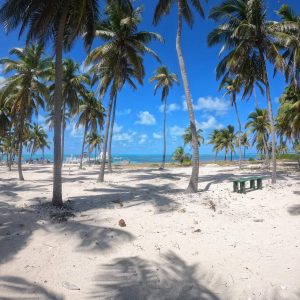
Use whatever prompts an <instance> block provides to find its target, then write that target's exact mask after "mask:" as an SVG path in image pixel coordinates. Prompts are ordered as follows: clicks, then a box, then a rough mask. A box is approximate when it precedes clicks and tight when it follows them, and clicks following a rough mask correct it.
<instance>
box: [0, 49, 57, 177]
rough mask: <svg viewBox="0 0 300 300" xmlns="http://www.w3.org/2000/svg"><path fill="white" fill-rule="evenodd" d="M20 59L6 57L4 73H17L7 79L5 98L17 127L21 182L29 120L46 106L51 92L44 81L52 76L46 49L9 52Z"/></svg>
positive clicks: (1, 62)
mask: <svg viewBox="0 0 300 300" xmlns="http://www.w3.org/2000/svg"><path fill="white" fill-rule="evenodd" d="M10 54H11V55H14V56H15V57H16V58H17V59H16V60H14V59H12V58H3V59H1V60H0V64H2V65H4V72H5V73H10V72H14V74H13V75H11V76H10V77H9V78H8V79H6V80H5V82H4V85H3V91H2V98H3V99H6V101H9V102H10V105H11V115H12V120H13V122H14V123H15V127H16V128H17V142H18V172H19V180H24V176H23V172H22V148H23V141H24V131H25V123H26V121H30V119H31V117H32V114H33V113H34V112H35V113H36V114H37V113H38V109H39V106H42V107H44V100H45V99H47V98H48V89H47V87H46V85H45V84H44V82H43V81H42V79H43V78H45V77H47V76H49V72H50V64H51V60H50V59H49V58H43V54H44V48H43V46H41V45H39V46H34V45H31V46H26V47H25V48H24V49H20V48H13V49H12V50H11V51H10Z"/></svg>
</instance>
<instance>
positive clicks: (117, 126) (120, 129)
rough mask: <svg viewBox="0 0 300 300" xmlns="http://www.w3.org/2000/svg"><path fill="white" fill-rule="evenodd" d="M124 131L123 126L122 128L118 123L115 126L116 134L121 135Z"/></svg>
mask: <svg viewBox="0 0 300 300" xmlns="http://www.w3.org/2000/svg"><path fill="white" fill-rule="evenodd" d="M122 130H123V126H120V125H118V124H117V123H115V124H114V133H120V132H121V131H122Z"/></svg>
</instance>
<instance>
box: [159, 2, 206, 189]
mask: <svg viewBox="0 0 300 300" xmlns="http://www.w3.org/2000/svg"><path fill="white" fill-rule="evenodd" d="M173 4H174V5H176V4H177V8H178V24H177V36H176V50H177V56H178V61H179V66H180V72H181V77H182V81H183V86H184V91H185V100H186V104H187V108H188V112H189V119H190V126H191V131H192V137H193V170H192V175H191V178H190V182H189V185H188V188H187V191H188V192H192V193H196V192H197V191H198V176H199V145H198V140H197V129H196V119H195V114H194V109H193V104H192V97H191V93H190V87H189V82H188V78H187V72H186V66H185V62H184V58H183V53H182V48H181V38H182V21H183V20H182V19H184V20H185V21H186V23H187V24H188V25H189V26H190V27H192V26H193V24H194V18H193V14H192V11H191V6H192V7H194V8H195V9H196V11H197V12H198V13H199V14H200V16H201V17H204V11H203V8H202V6H201V3H200V1H199V0H177V1H174V0H158V3H157V6H156V9H155V12H154V18H153V23H154V24H158V22H159V21H160V20H161V18H162V17H163V16H165V15H167V14H169V13H170V10H171V7H172V5H173Z"/></svg>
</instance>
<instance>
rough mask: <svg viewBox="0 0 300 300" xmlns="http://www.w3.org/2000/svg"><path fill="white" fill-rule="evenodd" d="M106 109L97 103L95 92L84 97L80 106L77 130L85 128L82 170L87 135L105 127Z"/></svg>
mask: <svg viewBox="0 0 300 300" xmlns="http://www.w3.org/2000/svg"><path fill="white" fill-rule="evenodd" d="M103 119H104V108H103V106H102V103H101V102H99V101H97V98H96V97H95V95H94V93H93V92H89V93H87V94H85V95H84V96H83V99H82V103H81V104H80V106H79V117H78V121H77V123H76V128H78V127H79V126H83V130H84V131H83V132H84V133H83V140H82V149H81V157H80V166H79V168H80V169H82V160H83V153H84V146H85V142H86V135H87V132H88V130H92V131H97V128H98V126H99V127H100V129H101V128H102V126H103Z"/></svg>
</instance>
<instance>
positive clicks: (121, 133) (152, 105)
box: [0, 0, 300, 154]
mask: <svg viewBox="0 0 300 300" xmlns="http://www.w3.org/2000/svg"><path fill="white" fill-rule="evenodd" d="M156 2H157V1H149V0H147V1H145V0H144V1H142V0H136V1H135V4H136V5H139V4H143V6H144V11H143V22H142V24H141V27H140V29H142V30H148V31H155V32H157V33H159V34H161V35H162V36H163V37H164V39H165V42H164V43H163V44H160V43H159V42H153V43H152V44H151V47H152V49H154V50H155V51H156V52H157V53H158V54H159V56H160V58H161V60H162V62H163V64H165V65H167V66H168V67H169V69H170V71H172V72H174V73H176V74H178V76H179V78H180V70H179V66H178V60H177V55H176V50H175V36H176V26H177V16H176V9H173V10H172V12H171V14H170V15H169V16H167V17H165V18H164V19H163V20H162V22H161V23H160V24H159V25H158V26H157V27H154V26H153V25H152V16H153V12H154V7H155V4H156ZM202 2H205V1H202ZM220 2H221V1H220V0H209V4H205V3H204V4H203V6H204V8H205V11H206V14H207V13H208V11H209V10H210V8H211V7H213V6H214V5H217V4H219V3H220ZM284 3H287V4H289V5H290V6H292V7H293V8H294V9H296V11H297V12H298V13H299V12H300V2H299V0H288V1H280V0H269V1H267V7H268V14H269V18H271V19H278V18H277V17H276V15H275V13H274V11H275V10H276V9H278V8H279V7H280V6H281V5H282V4H284ZM215 26H216V24H215V23H214V22H213V21H211V20H208V19H205V20H202V19H201V18H200V17H196V18H195V24H194V28H193V30H190V29H189V28H188V27H186V26H184V30H183V41H182V44H183V52H184V57H185V62H186V67H187V72H188V79H189V83H190V89H191V93H192V97H193V102H194V108H195V115H196V119H197V121H198V123H199V124H200V128H202V129H203V130H204V136H205V138H206V141H207V140H208V136H209V133H210V132H211V131H212V130H213V129H215V128H221V127H222V126H227V125H228V124H232V125H234V126H235V127H236V128H237V122H236V117H235V114H234V111H233V109H232V108H231V107H230V106H229V99H228V98H226V97H225V98H224V97H223V94H224V93H223V92H218V85H219V84H218V82H217V81H216V79H215V68H216V65H217V62H218V53H219V51H220V47H218V46H217V47H214V48H208V47H207V43H206V38H207V34H208V33H209V32H210V31H211V30H212V29H213V28H214V27H215ZM0 39H1V41H2V46H1V48H0V57H4V56H7V55H8V51H9V50H10V49H11V48H12V47H16V46H17V47H22V46H23V45H24V39H21V40H18V35H17V32H12V33H10V34H9V35H8V36H6V35H5V34H4V33H3V31H0ZM99 43H100V41H98V40H96V41H95V42H94V46H97V45H99ZM48 54H53V53H52V49H51V48H49V49H48ZM65 57H71V58H73V59H74V60H76V61H77V62H78V63H80V64H81V63H82V61H83V60H84V59H85V57H86V52H85V50H84V48H83V45H82V42H81V41H80V40H78V41H77V43H76V44H75V45H74V47H73V48H72V50H71V52H69V53H66V54H65ZM158 66H159V64H158V63H157V61H156V60H155V59H154V58H153V57H151V56H146V57H145V68H146V76H145V79H144V84H143V86H139V87H138V90H137V91H133V90H132V89H131V88H130V87H127V86H125V87H124V89H123V90H122V92H121V93H120V94H119V97H118V102H117V118H116V126H115V134H114V142H113V153H118V154H160V153H161V152H162V126H163V114H162V112H161V99H160V95H159V93H158V94H157V95H156V96H154V93H153V84H151V83H149V78H150V77H151V76H152V75H153V71H154V70H155V68H157V67H158ZM269 74H270V81H271V95H272V99H273V104H274V109H275V111H276V110H277V107H278V97H279V96H280V95H281V93H282V91H283V89H284V86H285V82H284V78H283V76H282V75H280V74H279V75H277V76H276V77H275V78H274V79H273V78H272V74H273V72H272V69H270V72H269ZM0 75H1V76H3V74H0ZM258 98H259V103H260V106H261V107H266V100H265V99H264V97H262V96H261V95H259V96H258ZM106 104H107V99H105V106H106ZM254 106H255V105H254V100H253V99H250V100H249V101H248V102H241V101H240V100H239V101H238V107H239V110H240V114H241V119H242V123H243V124H245V123H246V118H247V115H248V114H249V113H250V112H251V111H252V110H253V109H254ZM43 121H44V117H43V113H42V115H41V116H40V117H39V122H40V123H41V124H43ZM188 123H189V122H188V114H187V111H186V108H185V105H184V91H183V85H182V83H181V78H180V85H179V86H174V88H173V89H172V90H171V91H170V94H169V97H168V115H167V153H172V152H173V151H174V149H175V148H176V147H177V146H179V145H182V138H181V136H182V133H183V131H184V129H185V128H186V127H187V126H188ZM65 136H66V141H65V146H66V150H65V152H66V153H68V154H79V152H80V150H79V149H80V144H81V142H82V132H81V131H80V130H79V131H76V130H75V128H74V124H72V123H71V124H68V127H67V130H66V135H65ZM52 137H53V136H52V133H51V132H49V140H52ZM187 150H188V148H187ZM51 151H52V149H51V150H50V151H48V152H49V153H50V152H51ZM200 151H201V153H203V154H204V153H205V154H209V153H211V146H210V145H203V146H201V149H200ZM249 151H250V152H251V151H252V152H254V150H252V149H250V150H249Z"/></svg>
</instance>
